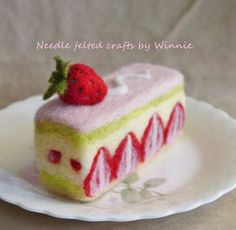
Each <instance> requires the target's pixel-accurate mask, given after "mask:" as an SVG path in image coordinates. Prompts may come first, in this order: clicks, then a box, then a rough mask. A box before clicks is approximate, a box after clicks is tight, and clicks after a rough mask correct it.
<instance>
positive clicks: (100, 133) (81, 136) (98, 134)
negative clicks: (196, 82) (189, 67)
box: [35, 85, 184, 147]
mask: <svg viewBox="0 0 236 230" xmlns="http://www.w3.org/2000/svg"><path fill="white" fill-rule="evenodd" d="M183 90H184V86H183V85H178V86H176V87H175V88H173V89H172V90H170V91H169V92H168V93H166V94H164V95H162V96H160V97H157V98H155V99H153V100H152V101H151V102H149V103H147V104H146V105H145V106H143V107H141V108H136V109H135V110H133V111H132V112H130V113H129V114H127V115H125V116H123V117H122V118H120V119H115V121H113V122H111V123H108V124H106V125H104V126H102V127H99V128H98V129H95V130H93V131H92V132H89V133H81V132H78V131H77V130H75V129H73V128H70V127H68V126H66V125H64V124H61V123H57V122H51V121H48V120H45V121H43V122H42V121H40V120H39V122H38V120H37V119H36V122H35V124H36V127H37V130H38V131H40V132H46V133H50V132H57V133H60V134H61V135H64V136H69V137H70V140H71V139H74V140H75V142H76V144H77V145H79V147H82V146H83V145H89V144H91V143H93V142H94V141H97V140H98V139H103V138H105V137H106V136H107V135H111V134H112V132H116V131H117V129H119V128H121V127H123V126H125V124H126V123H128V122H129V120H131V119H134V118H136V117H138V116H139V115H140V114H142V113H143V112H145V111H147V110H148V109H149V108H151V107H155V106H158V105H160V104H162V103H164V102H166V101H167V100H168V99H170V98H171V97H173V96H174V95H175V94H178V93H179V92H180V93H181V92H183Z"/></svg>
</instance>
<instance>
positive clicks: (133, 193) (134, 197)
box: [121, 188, 142, 203]
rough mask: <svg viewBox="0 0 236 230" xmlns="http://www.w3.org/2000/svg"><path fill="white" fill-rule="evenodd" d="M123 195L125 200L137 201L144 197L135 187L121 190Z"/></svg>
mask: <svg viewBox="0 0 236 230" xmlns="http://www.w3.org/2000/svg"><path fill="white" fill-rule="evenodd" d="M121 197H122V199H123V200H124V201H125V202H128V203H135V202H138V201H140V200H141V199H142V197H141V195H140V192H139V191H138V190H136V189H133V188H125V189H123V190H122V191H121Z"/></svg>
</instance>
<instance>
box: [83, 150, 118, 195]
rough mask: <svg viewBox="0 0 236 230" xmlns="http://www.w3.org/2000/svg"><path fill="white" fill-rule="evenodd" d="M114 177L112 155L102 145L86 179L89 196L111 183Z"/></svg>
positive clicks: (85, 184) (85, 183)
mask: <svg viewBox="0 0 236 230" xmlns="http://www.w3.org/2000/svg"><path fill="white" fill-rule="evenodd" d="M112 178H113V170H112V157H111V155H110V152H109V150H108V149H107V148H105V147H101V148H100V149H99V150H98V152H97V154H96V156H95V157H94V160H93V164H92V167H91V169H90V172H89V174H88V176H87V177H86V178H85V181H84V190H85V193H86V195H87V196H95V195H96V194H98V193H100V192H102V190H103V189H104V188H105V187H106V186H107V185H108V184H110V182H111V180H112Z"/></svg>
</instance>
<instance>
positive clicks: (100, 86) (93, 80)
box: [43, 56, 108, 105]
mask: <svg viewBox="0 0 236 230" xmlns="http://www.w3.org/2000/svg"><path fill="white" fill-rule="evenodd" d="M54 60H55V61H56V70H55V71H53V72H52V74H51V77H50V78H49V83H50V86H49V88H48V90H47V91H46V93H45V94H44V95H43V99H44V100H46V99H48V98H50V97H51V96H52V95H53V94H55V93H57V94H58V95H59V97H60V99H61V100H63V101H64V102H66V103H68V104H73V105H93V104H96V103H99V102H101V101H102V100H103V98H104V97H105V96H106V94H107V91H108V89H107V86H106V84H105V82H104V81H103V80H102V78H101V77H100V76H99V75H98V74H97V73H96V72H95V71H94V70H93V69H92V68H91V67H89V66H87V65H84V64H79V63H77V64H73V65H69V62H65V61H64V60H62V59H61V58H60V57H59V56H56V57H54Z"/></svg>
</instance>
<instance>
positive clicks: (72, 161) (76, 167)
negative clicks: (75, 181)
mask: <svg viewBox="0 0 236 230" xmlns="http://www.w3.org/2000/svg"><path fill="white" fill-rule="evenodd" d="M70 165H71V167H72V168H73V169H74V170H75V171H76V172H78V171H80V169H81V168H82V165H81V163H80V162H79V161H77V160H75V159H70Z"/></svg>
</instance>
